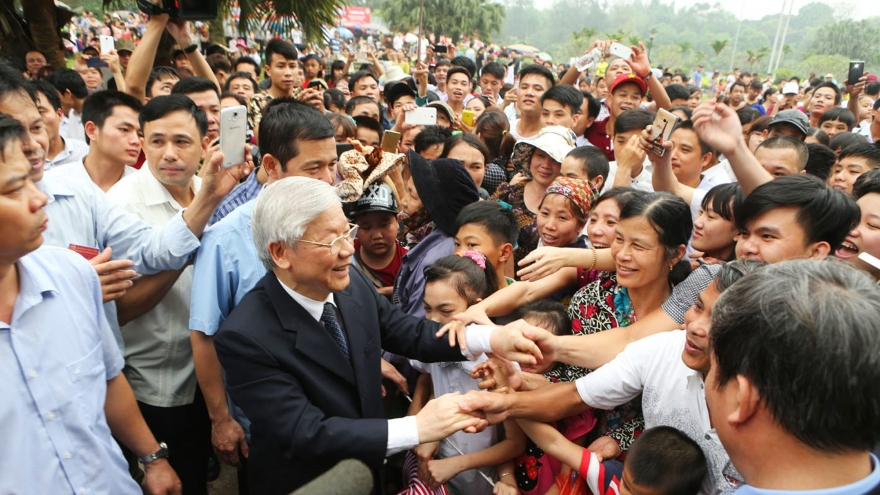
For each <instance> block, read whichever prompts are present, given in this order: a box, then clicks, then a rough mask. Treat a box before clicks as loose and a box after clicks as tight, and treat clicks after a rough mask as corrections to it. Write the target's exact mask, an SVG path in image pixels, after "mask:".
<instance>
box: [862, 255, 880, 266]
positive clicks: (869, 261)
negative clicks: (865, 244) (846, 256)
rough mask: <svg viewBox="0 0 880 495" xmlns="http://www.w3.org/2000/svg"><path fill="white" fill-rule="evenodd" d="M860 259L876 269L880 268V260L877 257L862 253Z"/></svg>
mask: <svg viewBox="0 0 880 495" xmlns="http://www.w3.org/2000/svg"><path fill="white" fill-rule="evenodd" d="M859 259H860V260H862V261H864V262H865V263H867V264H869V265H871V266H873V267H874V268H880V260H878V259H877V257H876V256H872V255H870V254H868V253H861V254H859Z"/></svg>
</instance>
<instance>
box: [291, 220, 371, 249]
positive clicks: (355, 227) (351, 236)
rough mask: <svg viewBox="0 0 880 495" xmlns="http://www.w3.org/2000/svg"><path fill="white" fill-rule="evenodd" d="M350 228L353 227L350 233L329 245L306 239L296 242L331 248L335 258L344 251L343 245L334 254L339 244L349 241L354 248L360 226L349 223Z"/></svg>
mask: <svg viewBox="0 0 880 495" xmlns="http://www.w3.org/2000/svg"><path fill="white" fill-rule="evenodd" d="M348 226H349V227H351V228H350V229H349V231H348V232H346V233H345V234H342V235H341V236H339V237H337V238H336V239H333V240H332V241H330V242H329V243H327V242H318V241H309V240H306V239H297V241H296V242H304V243H306V244H313V245H315V246H321V247H325V248H330V254H331V255H334V256H335V255H337V254H339V251H341V250H342V245H339V248H338V249H336V251H335V252H334V246H336V245H337V243H338V242H340V241H344V240H347V241H348V242H350V243H351V244H352V246H353V245H354V239H355V237H356V236H357V231H358V225H357V224H355V223H349V224H348Z"/></svg>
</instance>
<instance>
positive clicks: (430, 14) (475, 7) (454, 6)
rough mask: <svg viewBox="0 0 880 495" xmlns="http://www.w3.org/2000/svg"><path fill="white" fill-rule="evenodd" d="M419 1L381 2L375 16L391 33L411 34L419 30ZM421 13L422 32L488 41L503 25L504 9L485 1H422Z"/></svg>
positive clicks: (384, 0)
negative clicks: (378, 17)
mask: <svg viewBox="0 0 880 495" xmlns="http://www.w3.org/2000/svg"><path fill="white" fill-rule="evenodd" d="M420 1H421V0H382V4H381V7H380V8H379V11H378V13H379V15H380V16H381V17H382V19H384V20H385V22H386V24H388V27H389V28H391V29H392V30H394V31H410V32H414V31H416V30H417V29H418V26H419V3H420ZM424 9H425V10H424V16H423V20H422V29H424V31H425V32H428V33H436V34H438V35H441V34H443V35H447V36H450V37H451V38H452V39H453V40H458V39H459V38H460V37H461V35H474V34H477V35H479V36H480V37H481V38H483V39H485V40H489V39H491V37H492V35H493V34H496V33H499V32H501V26H502V25H503V24H504V16H505V9H504V6H503V5H500V4H497V3H490V2H488V1H487V0H424Z"/></svg>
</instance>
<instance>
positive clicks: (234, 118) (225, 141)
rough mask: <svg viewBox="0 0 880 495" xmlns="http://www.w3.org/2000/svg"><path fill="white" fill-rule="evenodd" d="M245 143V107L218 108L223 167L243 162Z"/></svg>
mask: <svg viewBox="0 0 880 495" xmlns="http://www.w3.org/2000/svg"><path fill="white" fill-rule="evenodd" d="M245 144H247V108H245V107H244V106H243V105H238V106H236V107H229V108H224V109H223V110H220V151H222V152H223V163H222V164H220V166H222V167H223V168H229V167H234V166H235V165H238V164H241V163H244V153H245V150H244V145H245Z"/></svg>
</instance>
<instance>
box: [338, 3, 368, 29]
mask: <svg viewBox="0 0 880 495" xmlns="http://www.w3.org/2000/svg"><path fill="white" fill-rule="evenodd" d="M371 14H372V10H371V9H370V8H369V7H345V8H344V10H343V12H342V22H343V23H344V24H356V25H360V24H369V23H370V18H371Z"/></svg>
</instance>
